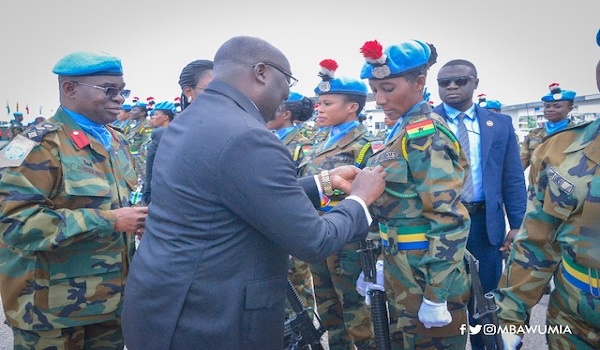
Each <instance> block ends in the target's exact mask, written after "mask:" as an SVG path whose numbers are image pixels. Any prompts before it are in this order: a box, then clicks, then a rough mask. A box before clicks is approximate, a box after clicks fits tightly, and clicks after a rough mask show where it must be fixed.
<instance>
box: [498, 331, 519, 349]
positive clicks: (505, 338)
mask: <svg viewBox="0 0 600 350" xmlns="http://www.w3.org/2000/svg"><path fill="white" fill-rule="evenodd" d="M502 342H503V343H504V350H516V349H517V346H519V344H521V336H520V335H518V334H513V333H502Z"/></svg>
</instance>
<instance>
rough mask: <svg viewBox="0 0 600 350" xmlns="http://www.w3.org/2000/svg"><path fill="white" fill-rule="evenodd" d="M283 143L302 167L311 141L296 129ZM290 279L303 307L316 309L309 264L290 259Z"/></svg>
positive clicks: (295, 161)
mask: <svg viewBox="0 0 600 350" xmlns="http://www.w3.org/2000/svg"><path fill="white" fill-rule="evenodd" d="M281 142H283V144H284V145H285V146H286V147H287V148H288V150H289V151H290V153H291V155H292V160H293V161H294V165H295V166H296V167H297V166H298V165H300V162H302V159H304V152H305V151H306V150H307V148H308V149H310V145H311V144H310V140H309V139H307V138H306V137H304V136H303V135H302V134H301V133H300V130H298V129H297V128H294V130H292V131H291V132H289V133H288V134H287V135H286V136H285V137H284V138H283V140H281ZM288 277H289V279H290V281H291V282H292V285H293V286H294V287H295V288H296V291H297V292H298V296H299V297H300V301H301V302H302V305H304V306H305V307H310V308H312V309H314V308H315V292H314V288H313V283H312V276H311V273H310V268H309V266H308V263H306V262H304V261H302V260H300V259H298V258H296V257H293V256H292V257H290V269H289V273H288ZM288 314H289V312H288Z"/></svg>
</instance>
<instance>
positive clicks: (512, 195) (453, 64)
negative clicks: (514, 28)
mask: <svg viewBox="0 0 600 350" xmlns="http://www.w3.org/2000/svg"><path fill="white" fill-rule="evenodd" d="M437 81H438V87H439V93H440V98H441V99H442V101H443V102H444V103H442V104H440V105H439V106H437V107H435V108H434V110H433V111H434V112H436V113H437V114H439V115H441V116H443V117H444V118H446V120H447V121H448V126H449V127H450V129H451V130H452V131H453V132H454V133H455V134H456V136H457V138H458V139H459V141H460V144H461V147H462V148H463V150H464V151H465V153H466V155H467V156H468V158H469V164H470V172H469V174H468V175H467V178H465V183H464V187H463V193H462V196H461V201H462V202H463V204H464V205H465V206H466V207H467V209H468V210H469V215H470V216H471V230H470V231H469V239H468V241H467V249H468V250H469V252H471V253H472V254H473V255H474V256H475V257H476V258H477V260H479V277H480V279H481V284H482V286H483V292H484V293H487V292H489V291H491V290H493V289H495V288H496V287H497V286H498V282H499V281H500V275H501V274H502V259H503V257H504V254H505V253H506V252H507V251H508V250H509V249H510V244H511V243H512V240H513V238H514V236H515V235H516V233H517V231H518V230H519V227H520V226H521V222H522V221H523V216H524V214H525V207H526V204H527V203H526V201H527V198H526V191H525V177H524V175H523V169H522V167H521V160H520V153H519V144H518V142H517V139H516V134H515V129H514V127H513V125H512V119H511V118H510V116H508V115H505V114H500V113H494V112H492V111H490V110H487V109H484V108H481V107H479V105H477V104H474V103H473V92H474V91H475V89H476V88H477V86H478V84H479V78H478V77H477V69H476V68H475V66H474V65H473V63H471V62H469V61H467V60H452V61H449V62H448V63H446V64H445V65H444V66H443V67H442V68H441V69H440V71H439V72H438V79H437ZM461 130H463V132H461ZM505 215H506V216H507V217H508V223H509V225H510V230H509V231H508V233H506V230H505V227H506V225H505ZM472 321H473V320H472ZM471 347H472V348H473V349H483V341H482V338H481V335H480V334H479V335H477V336H471Z"/></svg>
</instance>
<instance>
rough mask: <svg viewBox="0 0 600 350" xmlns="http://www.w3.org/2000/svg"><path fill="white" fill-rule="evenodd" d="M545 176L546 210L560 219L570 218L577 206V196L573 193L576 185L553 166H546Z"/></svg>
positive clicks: (544, 207) (544, 206) (544, 205)
mask: <svg viewBox="0 0 600 350" xmlns="http://www.w3.org/2000/svg"><path fill="white" fill-rule="evenodd" d="M545 176H546V177H547V185H546V188H545V191H544V204H543V209H544V212H546V213H548V214H550V215H552V216H554V217H556V218H558V219H560V220H567V219H569V217H570V216H571V213H572V212H573V210H574V209H575V208H576V207H577V198H576V197H575V196H574V195H573V192H574V190H575V185H574V184H573V183H572V182H570V181H569V180H568V179H566V178H565V177H564V176H563V175H562V174H561V173H560V172H558V171H557V169H555V168H553V167H552V166H548V167H547V168H546V171H545Z"/></svg>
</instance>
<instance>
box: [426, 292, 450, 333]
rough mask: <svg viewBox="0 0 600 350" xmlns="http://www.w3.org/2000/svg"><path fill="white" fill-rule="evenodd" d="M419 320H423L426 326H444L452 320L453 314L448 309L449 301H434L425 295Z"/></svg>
mask: <svg viewBox="0 0 600 350" xmlns="http://www.w3.org/2000/svg"><path fill="white" fill-rule="evenodd" d="M418 316H419V321H421V322H423V325H425V328H431V327H443V326H445V325H447V324H449V323H450V322H452V315H450V312H449V311H448V303H447V302H445V301H444V302H443V303H434V302H433V301H431V300H428V299H425V297H423V303H421V307H420V308H419V313H418Z"/></svg>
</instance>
